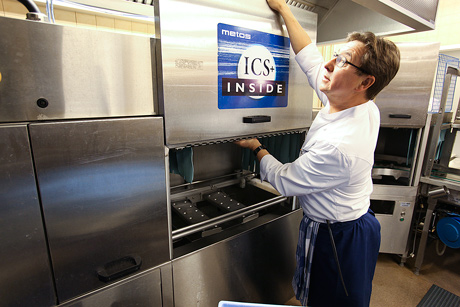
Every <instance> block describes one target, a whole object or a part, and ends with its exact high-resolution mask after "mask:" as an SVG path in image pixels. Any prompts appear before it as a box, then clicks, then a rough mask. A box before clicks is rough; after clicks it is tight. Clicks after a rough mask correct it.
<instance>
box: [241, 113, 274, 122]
mask: <svg viewBox="0 0 460 307" xmlns="http://www.w3.org/2000/svg"><path fill="white" fill-rule="evenodd" d="M271 121H272V117H271V116H268V115H254V116H245V117H243V123H247V124H257V123H268V122H271Z"/></svg>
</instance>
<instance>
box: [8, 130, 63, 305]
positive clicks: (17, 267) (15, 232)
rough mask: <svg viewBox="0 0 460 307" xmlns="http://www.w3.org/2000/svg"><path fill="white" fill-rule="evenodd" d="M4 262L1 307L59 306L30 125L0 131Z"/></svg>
mask: <svg viewBox="0 0 460 307" xmlns="http://www.w3.org/2000/svg"><path fill="white" fill-rule="evenodd" d="M0 259H1V260H2V261H1V262H0V272H1V274H0V298H1V303H0V305H3V306H30V304H31V302H33V303H34V305H35V306H52V305H54V304H55V300H56V298H55V293H54V290H53V280H52V277H51V270H50V265H49V257H48V251H47V248H46V241H45V232H44V229H43V222H42V215H41V212H40V204H39V201H38V194H37V185H36V184H35V175H34V170H33V167H32V157H31V154H30V145H29V136H28V132H27V126H26V125H14V126H13V125H11V126H0Z"/></svg>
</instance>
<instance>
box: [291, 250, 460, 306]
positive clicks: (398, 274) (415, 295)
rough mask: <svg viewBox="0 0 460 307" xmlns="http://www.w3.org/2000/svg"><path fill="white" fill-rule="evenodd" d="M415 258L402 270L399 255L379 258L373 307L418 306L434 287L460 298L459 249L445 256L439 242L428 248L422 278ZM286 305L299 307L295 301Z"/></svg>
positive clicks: (372, 300) (386, 255) (374, 284)
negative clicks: (416, 269) (438, 244)
mask: <svg viewBox="0 0 460 307" xmlns="http://www.w3.org/2000/svg"><path fill="white" fill-rule="evenodd" d="M414 263H415V258H410V259H408V261H407V263H406V265H405V266H403V267H402V266H400V258H399V256H397V255H391V254H380V255H379V259H378V262H377V267H376V271H375V276H374V282H373V291H372V297H371V304H370V306H371V307H391V306H398V307H400V306H404V307H412V306H414V307H415V306H417V304H418V303H419V302H420V300H421V299H422V298H423V296H424V295H425V294H426V293H427V291H428V290H429V289H430V287H431V286H432V285H433V284H436V285H437V286H439V287H441V288H444V289H445V290H447V291H450V292H452V293H453V294H455V295H458V296H460V249H451V248H447V249H446V251H445V253H444V254H443V255H442V256H438V255H437V252H436V241H433V242H430V243H429V244H428V245H427V249H426V253H425V259H424V262H423V264H422V268H421V270H420V275H418V276H417V275H415V274H414ZM286 305H293V306H300V304H299V302H298V301H297V300H296V299H295V298H294V299H291V300H289V301H288V302H286Z"/></svg>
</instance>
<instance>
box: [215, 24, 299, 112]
mask: <svg viewBox="0 0 460 307" xmlns="http://www.w3.org/2000/svg"><path fill="white" fill-rule="evenodd" d="M217 28H218V30H217V31H218V48H219V54H218V66H219V81H218V85H219V95H218V96H219V109H243V108H274V107H286V106H287V103H288V84H289V51H290V48H289V47H290V41H289V38H287V37H284V36H279V35H274V34H269V33H264V32H259V31H255V30H251V29H245V28H241V27H235V26H231V25H227V24H223V23H220V24H218V26H217Z"/></svg>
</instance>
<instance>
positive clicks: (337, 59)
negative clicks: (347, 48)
mask: <svg viewBox="0 0 460 307" xmlns="http://www.w3.org/2000/svg"><path fill="white" fill-rule="evenodd" d="M334 58H335V65H337V67H339V68H342V67H343V66H344V65H345V64H349V65H351V66H353V67H354V68H356V69H358V70H359V71H362V72H363V73H365V74H366V75H371V73H369V72H368V71H366V70H364V69H362V68H361V67H359V66H356V65H355V64H353V63H351V62H348V60H347V59H346V58H345V57H344V56H343V55H341V54H338V53H337V52H334Z"/></svg>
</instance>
